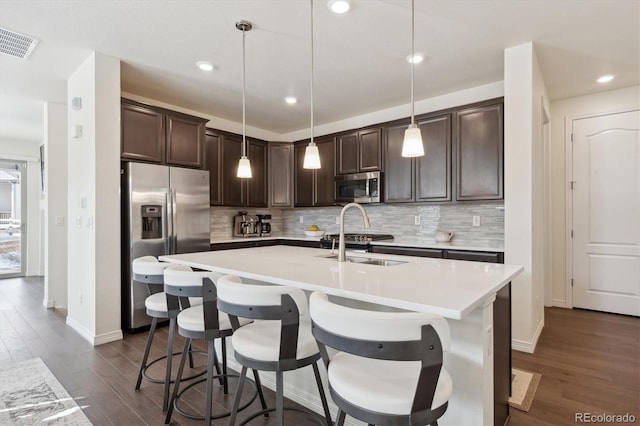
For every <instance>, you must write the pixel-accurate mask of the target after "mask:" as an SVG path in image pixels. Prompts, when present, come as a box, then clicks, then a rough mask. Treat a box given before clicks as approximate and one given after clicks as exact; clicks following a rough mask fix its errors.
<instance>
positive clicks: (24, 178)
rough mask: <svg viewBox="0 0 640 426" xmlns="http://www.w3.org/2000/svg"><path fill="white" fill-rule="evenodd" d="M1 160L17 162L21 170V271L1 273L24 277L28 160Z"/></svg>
mask: <svg viewBox="0 0 640 426" xmlns="http://www.w3.org/2000/svg"><path fill="white" fill-rule="evenodd" d="M0 162H3V163H13V164H16V165H17V166H18V168H19V170H20V271H19V272H13V273H6V274H0V279H2V278H14V277H24V276H26V274H27V232H28V230H27V218H28V212H27V209H28V205H29V204H28V201H27V197H28V194H29V193H28V191H27V185H28V183H27V161H26V160H17V159H12V158H10V157H6V158H0Z"/></svg>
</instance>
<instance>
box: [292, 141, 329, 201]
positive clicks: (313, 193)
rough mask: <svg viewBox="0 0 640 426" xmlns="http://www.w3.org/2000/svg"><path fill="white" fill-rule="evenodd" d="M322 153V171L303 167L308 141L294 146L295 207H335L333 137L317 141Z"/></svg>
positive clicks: (319, 150)
mask: <svg viewBox="0 0 640 426" xmlns="http://www.w3.org/2000/svg"><path fill="white" fill-rule="evenodd" d="M315 143H316V145H318V152H319V153H320V166H321V168H320V169H316V170H309V169H305V168H303V167H302V165H303V164H304V153H305V149H306V147H307V145H308V141H302V142H297V143H296V144H295V145H294V170H295V197H294V205H295V207H312V206H333V205H335V182H334V180H335V146H336V138H335V137H333V136H328V137H321V138H317V139H315Z"/></svg>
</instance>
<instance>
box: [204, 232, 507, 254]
mask: <svg viewBox="0 0 640 426" xmlns="http://www.w3.org/2000/svg"><path fill="white" fill-rule="evenodd" d="M320 238H321V237H306V236H304V235H287V234H277V235H276V234H274V235H271V236H269V237H232V238H228V239H224V240H216V241H211V244H216V243H237V242H242V241H260V240H278V239H286V240H301V241H320ZM371 245H377V246H398V247H416V248H433V249H439V250H443V249H449V250H471V251H489V252H498V253H501V252H504V245H503V244H502V243H496V242H494V241H490V240H487V241H475V242H465V241H456V240H455V237H454V239H453V241H451V242H448V243H438V242H436V241H435V240H429V239H422V238H417V237H397V238H394V239H393V240H391V241H373V242H371Z"/></svg>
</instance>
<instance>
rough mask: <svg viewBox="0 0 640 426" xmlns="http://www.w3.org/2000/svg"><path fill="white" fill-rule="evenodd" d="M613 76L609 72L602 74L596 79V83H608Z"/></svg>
mask: <svg viewBox="0 0 640 426" xmlns="http://www.w3.org/2000/svg"><path fill="white" fill-rule="evenodd" d="M613 78H614V77H613V76H612V75H611V74H607V75H603V76H602V77H600V78H598V80H596V81H597V82H598V83H608V82H610V81H611V80H613Z"/></svg>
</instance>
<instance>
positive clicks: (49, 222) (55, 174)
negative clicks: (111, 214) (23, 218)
mask: <svg viewBox="0 0 640 426" xmlns="http://www.w3.org/2000/svg"><path fill="white" fill-rule="evenodd" d="M44 136H45V140H44V144H45V163H44V164H45V182H46V190H45V193H44V195H43V197H44V200H43V205H44V227H45V231H44V235H45V238H44V259H45V260H44V264H45V267H44V270H45V273H44V301H43V304H44V306H46V307H48V308H52V307H58V308H60V307H64V308H66V307H67V226H68V224H69V223H68V217H67V106H66V105H64V104H58V103H52V102H48V103H46V104H45V106H44Z"/></svg>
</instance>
